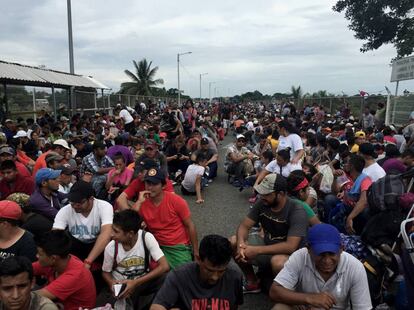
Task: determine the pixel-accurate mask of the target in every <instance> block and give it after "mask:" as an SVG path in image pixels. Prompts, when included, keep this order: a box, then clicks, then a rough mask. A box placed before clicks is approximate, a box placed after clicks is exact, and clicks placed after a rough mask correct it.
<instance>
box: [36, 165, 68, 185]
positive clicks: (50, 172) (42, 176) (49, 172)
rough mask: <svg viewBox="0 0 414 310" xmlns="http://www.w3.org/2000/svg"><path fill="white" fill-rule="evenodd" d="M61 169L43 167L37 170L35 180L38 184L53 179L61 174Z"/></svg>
mask: <svg viewBox="0 0 414 310" xmlns="http://www.w3.org/2000/svg"><path fill="white" fill-rule="evenodd" d="M61 172H62V171H60V170H54V169H51V168H42V169H39V170H38V171H37V172H36V176H35V181H36V184H37V185H40V184H42V182H43V181H47V180H53V179H56V178H57V177H58V176H60V173H61Z"/></svg>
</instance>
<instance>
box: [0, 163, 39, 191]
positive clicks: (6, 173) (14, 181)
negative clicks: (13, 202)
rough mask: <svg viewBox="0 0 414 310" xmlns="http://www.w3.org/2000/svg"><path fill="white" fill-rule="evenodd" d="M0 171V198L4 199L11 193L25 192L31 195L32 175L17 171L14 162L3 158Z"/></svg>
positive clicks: (32, 188) (32, 186)
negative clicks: (0, 176) (0, 177)
mask: <svg viewBox="0 0 414 310" xmlns="http://www.w3.org/2000/svg"><path fill="white" fill-rule="evenodd" d="M0 172H1V174H2V175H3V178H2V179H1V180H0V199H5V198H6V197H7V196H9V195H10V194H13V193H25V194H27V195H31V194H32V193H33V191H34V187H35V186H34V182H33V178H32V177H24V176H22V175H21V174H20V173H19V172H18V171H17V167H16V163H15V162H14V161H12V160H5V161H3V162H2V163H1V164H0Z"/></svg>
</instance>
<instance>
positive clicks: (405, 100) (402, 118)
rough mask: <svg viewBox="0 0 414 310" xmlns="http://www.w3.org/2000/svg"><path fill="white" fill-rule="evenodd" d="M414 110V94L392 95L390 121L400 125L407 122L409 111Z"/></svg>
mask: <svg viewBox="0 0 414 310" xmlns="http://www.w3.org/2000/svg"><path fill="white" fill-rule="evenodd" d="M413 111H414V95H410V96H399V97H394V98H392V100H391V104H390V110H389V111H388V113H390V123H391V124H395V125H397V126H402V125H405V124H407V123H408V118H409V116H410V113H411V112H413Z"/></svg>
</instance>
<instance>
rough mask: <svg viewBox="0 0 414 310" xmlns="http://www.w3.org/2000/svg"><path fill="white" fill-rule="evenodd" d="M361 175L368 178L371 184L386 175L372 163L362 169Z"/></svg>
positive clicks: (379, 167) (376, 164)
mask: <svg viewBox="0 0 414 310" xmlns="http://www.w3.org/2000/svg"><path fill="white" fill-rule="evenodd" d="M362 173H363V174H366V175H367V176H369V177H370V179H371V180H372V182H376V181H377V180H378V179H381V178H382V177H385V175H386V173H385V171H384V169H382V167H381V166H380V165H378V163H373V164H372V165H371V166H368V167H366V168H364V170H362Z"/></svg>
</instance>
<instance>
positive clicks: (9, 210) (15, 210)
mask: <svg viewBox="0 0 414 310" xmlns="http://www.w3.org/2000/svg"><path fill="white" fill-rule="evenodd" d="M21 216H22V208H21V207H20V206H19V205H18V204H17V203H15V202H14V201H10V200H2V201H0V218H3V219H10V220H20V218H21Z"/></svg>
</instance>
